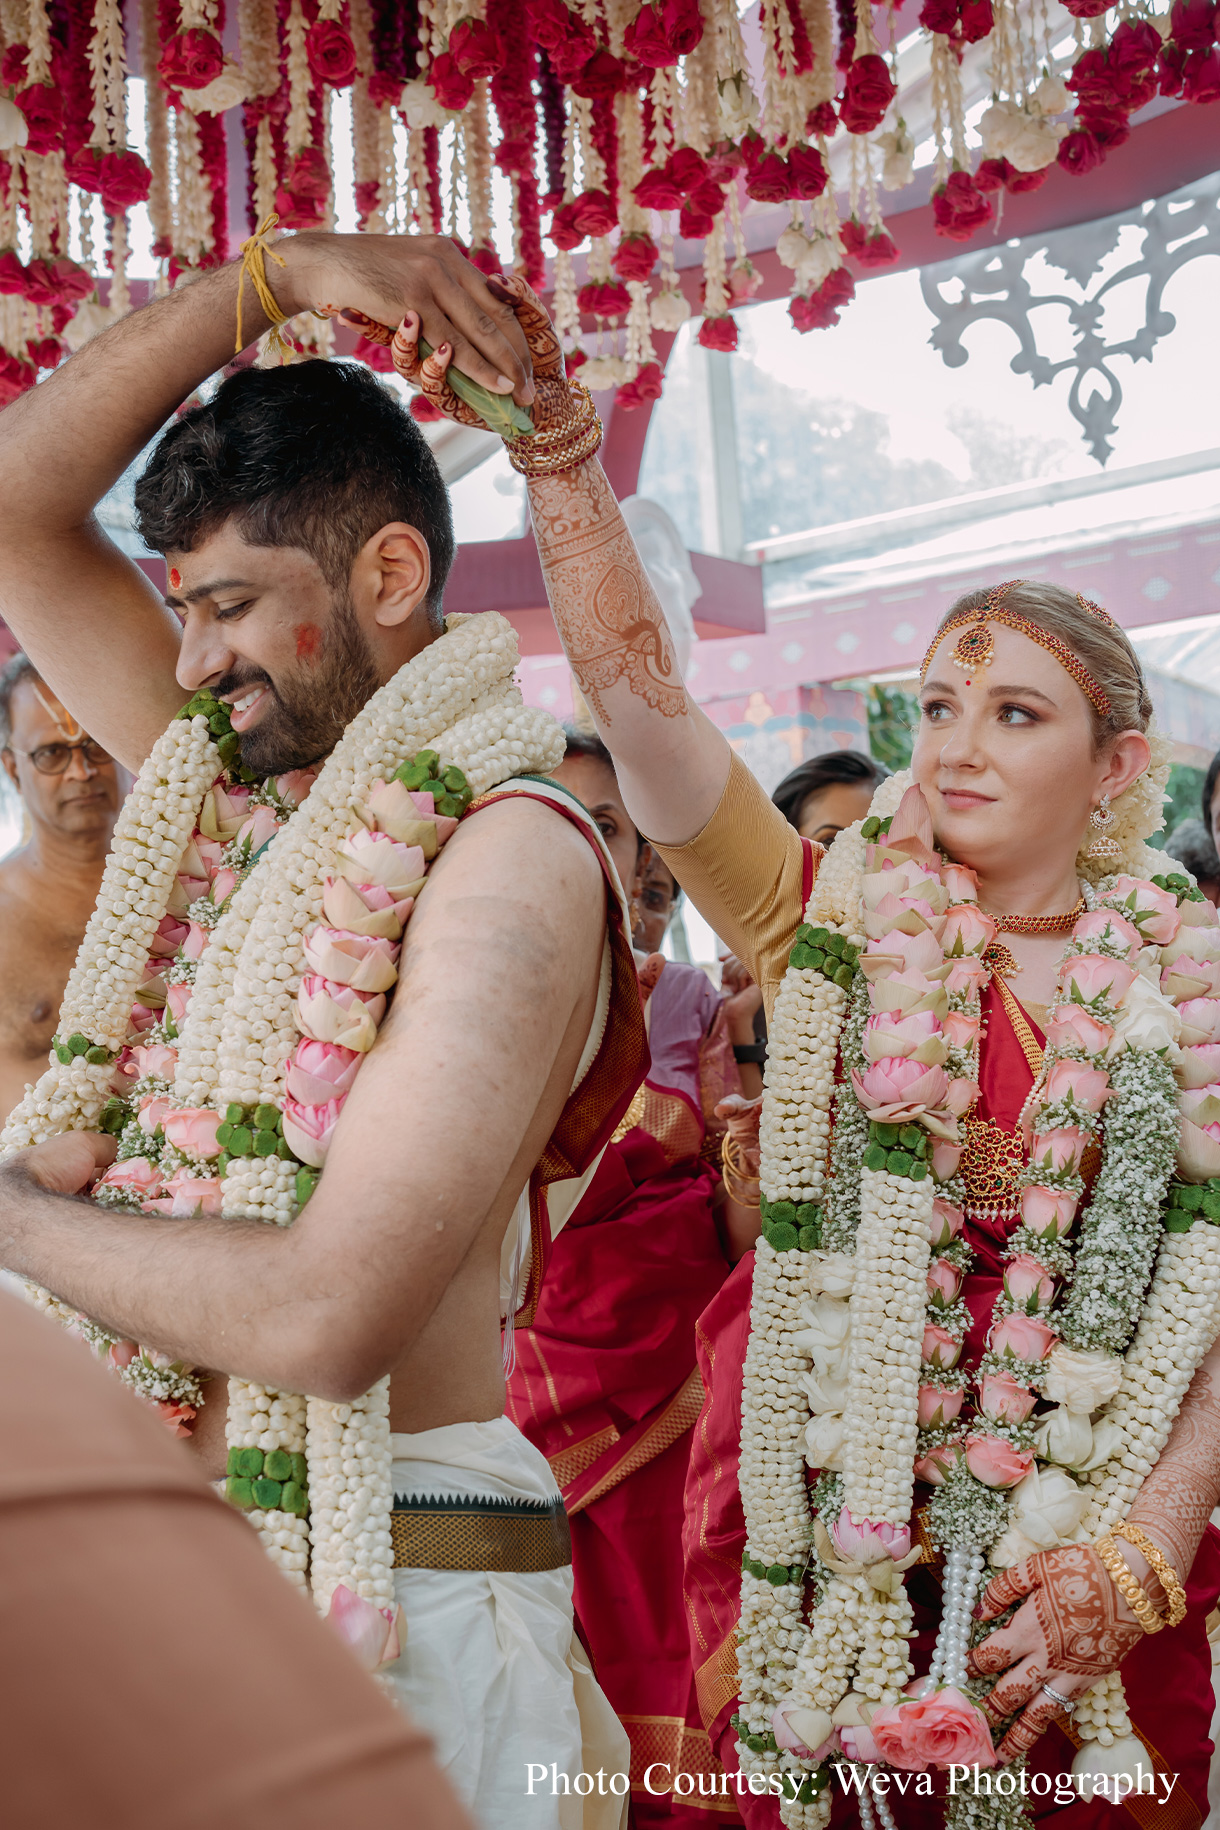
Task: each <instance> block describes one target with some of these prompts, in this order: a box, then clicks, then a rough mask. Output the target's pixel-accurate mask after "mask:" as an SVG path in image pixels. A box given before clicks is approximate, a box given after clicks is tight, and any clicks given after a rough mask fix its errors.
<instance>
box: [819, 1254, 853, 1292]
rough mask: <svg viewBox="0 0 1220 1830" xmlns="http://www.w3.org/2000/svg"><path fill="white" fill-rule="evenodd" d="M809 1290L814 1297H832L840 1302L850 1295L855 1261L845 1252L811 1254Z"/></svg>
mask: <svg viewBox="0 0 1220 1830" xmlns="http://www.w3.org/2000/svg"><path fill="white" fill-rule="evenodd" d="M809 1256H810V1258H811V1260H812V1263H811V1264H810V1267H809V1288H810V1289H811V1290H812V1292H813V1294H814V1295H815V1296H834V1297H838V1298H839V1299H840V1300H841V1299H842V1298H843V1297H845V1296H850V1295H851V1287H852V1284H853V1283H854V1281H855V1276H856V1261H855V1259H854V1258H849V1257H848V1255H847V1253H846V1252H811V1253H810V1254H809Z"/></svg>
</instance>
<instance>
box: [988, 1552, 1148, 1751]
mask: <svg viewBox="0 0 1220 1830" xmlns="http://www.w3.org/2000/svg"><path fill="white" fill-rule="evenodd" d="M1022 1600H1023V1606H1021V1607H1019V1608H1018V1609H1017V1612H1016V1613H1015V1614H1014V1615H1013V1617H1012V1619H1011V1620H1010V1621H1009V1622H1008V1625H1007V1626H1005V1627H1001V1628H998V1629H997V1630H996V1631H995V1632H994V1633H991V1634H989V1635H988V1637H987V1638H986V1639H985V1640H983V1641H982V1642H981V1644H979V1645H977V1646H975V1647H973V1648H972V1650H971V1651H970V1652H969V1653H968V1654H967V1659H966V1666H967V1670H968V1671H969V1672H970V1673H971V1675H972V1676H974V1677H987V1676H991V1675H992V1674H993V1673H1003V1676H1001V1677H1000V1678H999V1681H998V1682H997V1683H996V1684H995V1685H994V1687H993V1688H992V1690H991V1692H990V1694H989V1695H988V1696H987V1697H986V1698H985V1699H984V1702H983V1709H984V1711H985V1713H986V1714H987V1717H988V1719H989V1720H990V1721H991V1722H992V1723H993V1724H995V1723H999V1722H1001V1721H1003V1720H1004V1719H1005V1718H1006V1717H1008V1716H1011V1715H1013V1714H1014V1713H1015V1712H1016V1711H1017V1710H1020V1711H1021V1712H1022V1713H1021V1715H1020V1716H1019V1718H1018V1720H1017V1721H1016V1722H1015V1723H1013V1725H1012V1727H1011V1728H1010V1729H1009V1731H1008V1733H1007V1735H1006V1736H1005V1737H1004V1740H1003V1741H1002V1742H1001V1743H1000V1746H999V1748H998V1750H997V1751H998V1753H999V1755H1000V1758H1001V1760H1011V1759H1014V1758H1015V1757H1016V1755H1017V1754H1020V1753H1025V1752H1028V1750H1029V1749H1030V1748H1031V1747H1032V1746H1033V1745H1034V1742H1035V1741H1036V1740H1037V1739H1038V1736H1039V1735H1041V1734H1042V1733H1043V1732H1044V1731H1045V1729H1046V1727H1047V1726H1048V1724H1049V1723H1050V1722H1052V1721H1053V1720H1054V1719H1055V1716H1056V1715H1058V1714H1060V1713H1062V1712H1061V1711H1060V1710H1059V1709H1058V1706H1057V1705H1056V1704H1055V1701H1054V1699H1053V1698H1052V1697H1048V1696H1046V1694H1045V1692H1044V1691H1043V1690H1042V1688H1041V1686H1042V1685H1043V1684H1049V1685H1050V1686H1051V1687H1052V1689H1054V1690H1057V1691H1058V1692H1059V1693H1060V1694H1061V1695H1062V1696H1066V1697H1074V1696H1078V1695H1079V1694H1080V1693H1081V1692H1082V1691H1085V1690H1087V1689H1089V1687H1090V1686H1091V1685H1092V1684H1094V1683H1095V1682H1096V1681H1097V1679H1098V1678H1099V1677H1104V1676H1105V1675H1106V1674H1107V1673H1108V1672H1111V1671H1115V1670H1117V1668H1118V1666H1119V1664H1120V1662H1121V1661H1122V1659H1124V1658H1125V1657H1126V1655H1127V1653H1128V1652H1130V1651H1131V1649H1132V1647H1133V1646H1136V1645H1138V1644H1139V1642H1140V1640H1141V1639H1142V1638H1143V1637H1144V1629H1143V1627H1142V1626H1141V1625H1140V1624H1139V1622H1138V1621H1137V1620H1136V1618H1135V1616H1134V1615H1133V1614H1132V1612H1131V1610H1130V1608H1129V1607H1128V1606H1127V1603H1126V1602H1125V1601H1124V1600H1123V1597H1122V1596H1121V1595H1120V1594H1119V1592H1118V1590H1117V1589H1116V1588H1115V1586H1114V1584H1113V1582H1112V1581H1111V1579H1110V1576H1109V1573H1108V1572H1107V1570H1106V1568H1105V1565H1104V1564H1103V1563H1102V1561H1101V1559H1100V1558H1099V1557H1098V1555H1097V1553H1096V1552H1095V1551H1094V1550H1093V1548H1092V1546H1091V1545H1089V1544H1064V1545H1061V1546H1060V1547H1059V1548H1058V1549H1057V1550H1044V1551H1039V1552H1038V1554H1037V1555H1036V1556H1033V1557H1027V1558H1026V1559H1025V1561H1024V1562H1023V1563H1018V1564H1016V1565H1015V1566H1014V1567H1013V1568H1012V1569H1008V1570H1003V1571H1001V1573H1000V1574H999V1575H998V1576H994V1577H993V1578H992V1580H991V1581H990V1582H989V1583H988V1585H987V1588H986V1589H985V1590H984V1593H983V1599H982V1601H981V1602H980V1604H979V1607H978V1609H977V1610H976V1612H977V1615H978V1617H979V1619H981V1620H994V1619H995V1618H996V1616H997V1615H998V1614H1002V1613H1004V1611H1005V1610H1006V1609H1007V1608H1010V1607H1011V1606H1012V1605H1013V1603H1014V1602H1017V1601H1022Z"/></svg>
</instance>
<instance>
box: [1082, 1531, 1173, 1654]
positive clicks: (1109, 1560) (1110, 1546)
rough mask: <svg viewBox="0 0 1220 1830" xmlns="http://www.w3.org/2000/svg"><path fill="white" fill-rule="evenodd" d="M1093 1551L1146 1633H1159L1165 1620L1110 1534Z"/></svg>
mask: <svg viewBox="0 0 1220 1830" xmlns="http://www.w3.org/2000/svg"><path fill="white" fill-rule="evenodd" d="M1093 1549H1094V1550H1095V1551H1096V1552H1097V1555H1098V1557H1099V1558H1100V1560H1101V1562H1102V1564H1103V1565H1104V1567H1105V1569H1106V1572H1107V1573H1108V1575H1109V1577H1110V1580H1111V1582H1113V1584H1114V1586H1115V1588H1116V1589H1117V1590H1118V1592H1119V1594H1120V1595H1121V1596H1122V1598H1123V1600H1124V1601H1125V1602H1126V1604H1127V1606H1128V1607H1129V1608H1130V1609H1131V1612H1132V1613H1133V1614H1134V1615H1135V1618H1136V1619H1137V1620H1138V1621H1139V1623H1140V1625H1141V1627H1143V1629H1144V1631H1145V1633H1159V1632H1160V1630H1161V1628H1162V1627H1163V1626H1164V1625H1165V1622H1164V1619H1163V1618H1162V1616H1161V1615H1160V1614H1158V1613H1157V1611H1156V1609H1155V1608H1154V1607H1153V1605H1152V1603H1151V1602H1150V1601H1149V1599H1148V1597H1147V1595H1146V1594H1145V1593H1144V1591H1143V1589H1142V1588H1141V1587H1140V1585H1139V1583H1138V1582H1137V1581H1136V1580H1135V1576H1134V1574H1133V1573H1132V1571H1131V1570H1130V1569H1129V1568H1128V1567H1127V1564H1126V1562H1125V1561H1124V1558H1123V1555H1122V1552H1121V1551H1120V1550H1119V1548H1118V1546H1117V1544H1115V1542H1114V1540H1113V1538H1112V1537H1110V1535H1109V1533H1107V1534H1106V1536H1105V1537H1104V1538H1098V1540H1097V1542H1096V1544H1094V1546H1093Z"/></svg>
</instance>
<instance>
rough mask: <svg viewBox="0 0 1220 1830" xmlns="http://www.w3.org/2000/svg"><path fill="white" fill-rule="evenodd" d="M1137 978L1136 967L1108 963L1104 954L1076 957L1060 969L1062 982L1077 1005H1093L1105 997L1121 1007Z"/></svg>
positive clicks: (1109, 961) (1110, 960) (1082, 954)
mask: <svg viewBox="0 0 1220 1830" xmlns="http://www.w3.org/2000/svg"><path fill="white" fill-rule="evenodd" d="M1134 978H1135V967H1134V966H1129V965H1128V964H1127V963H1126V961H1125V960H1120V959H1107V958H1106V957H1105V955H1104V954H1102V953H1077V954H1075V955H1073V957H1072V958H1071V959H1068V960H1065V961H1064V963H1063V965H1062V966H1061V967H1060V969H1059V982H1060V984H1061V985H1062V986H1063V988H1064V990H1065V991H1066V992H1068V994H1069V995H1070V996H1071V998H1072V1001H1073V1002H1074V1003H1082V1004H1091V1003H1092V1002H1093V1000H1094V998H1100V997H1104V998H1105V999H1106V1001H1107V1003H1110V1004H1118V1003H1121V1001H1122V999H1123V998H1124V997H1125V996H1126V993H1127V991H1128V990H1129V989H1130V986H1131V983H1132V981H1133V980H1134Z"/></svg>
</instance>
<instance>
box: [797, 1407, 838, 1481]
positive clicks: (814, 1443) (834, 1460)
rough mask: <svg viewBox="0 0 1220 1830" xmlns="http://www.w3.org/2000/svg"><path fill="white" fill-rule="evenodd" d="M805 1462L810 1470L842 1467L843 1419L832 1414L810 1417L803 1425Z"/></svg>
mask: <svg viewBox="0 0 1220 1830" xmlns="http://www.w3.org/2000/svg"><path fill="white" fill-rule="evenodd" d="M805 1460H806V1461H807V1462H808V1463H809V1466H810V1467H811V1468H841V1467H842V1466H843V1419H842V1417H841V1416H837V1415H836V1414H835V1413H833V1412H830V1411H828V1412H826V1414H825V1415H824V1416H821V1417H811V1418H810V1419H809V1422H808V1423H807V1424H806V1425H805Z"/></svg>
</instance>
